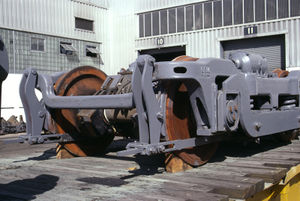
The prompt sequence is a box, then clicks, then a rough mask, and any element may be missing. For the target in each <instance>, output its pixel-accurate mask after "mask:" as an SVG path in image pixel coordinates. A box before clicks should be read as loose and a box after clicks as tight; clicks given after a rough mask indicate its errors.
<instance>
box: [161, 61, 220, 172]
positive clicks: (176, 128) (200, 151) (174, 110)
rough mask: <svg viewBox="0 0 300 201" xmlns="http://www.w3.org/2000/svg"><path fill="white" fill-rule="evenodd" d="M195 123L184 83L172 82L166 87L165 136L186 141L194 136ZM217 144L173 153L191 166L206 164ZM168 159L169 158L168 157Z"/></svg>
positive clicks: (169, 138)
mask: <svg viewBox="0 0 300 201" xmlns="http://www.w3.org/2000/svg"><path fill="white" fill-rule="evenodd" d="M195 60H197V58H191V57H187V56H180V57H177V58H175V59H174V60H173V61H195ZM196 130H197V126H196V122H195V119H194V117H193V111H192V108H191V105H190V101H189V96H188V92H187V87H186V86H185V84H184V83H182V82H180V81H178V82H176V83H175V82H174V81H173V82H172V83H169V84H168V85H167V86H166V134H167V138H168V140H178V139H188V138H192V137H195V136H196ZM217 147H218V143H212V144H207V145H203V146H197V147H191V148H186V149H183V150H180V151H174V152H172V153H171V155H172V156H174V155H175V156H177V157H179V158H180V159H182V160H183V161H184V162H185V163H187V164H189V165H191V166H194V167H195V166H200V165H203V164H204V163H206V162H207V161H208V160H209V159H210V158H211V157H212V156H213V154H214V153H215V152H216V150H217ZM168 158H170V156H168Z"/></svg>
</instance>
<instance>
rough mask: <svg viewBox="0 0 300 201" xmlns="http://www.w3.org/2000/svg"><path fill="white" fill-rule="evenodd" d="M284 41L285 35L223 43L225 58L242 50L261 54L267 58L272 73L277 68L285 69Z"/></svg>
mask: <svg viewBox="0 0 300 201" xmlns="http://www.w3.org/2000/svg"><path fill="white" fill-rule="evenodd" d="M284 39H285V38H284V35H275V36H268V37H257V38H246V39H240V40H230V41H223V42H222V47H223V58H228V57H229V54H230V53H231V52H235V51H239V50H240V51H245V52H249V53H254V54H259V55H262V56H264V57H265V58H267V60H268V64H269V71H272V70H274V69H275V68H281V69H285V41H284Z"/></svg>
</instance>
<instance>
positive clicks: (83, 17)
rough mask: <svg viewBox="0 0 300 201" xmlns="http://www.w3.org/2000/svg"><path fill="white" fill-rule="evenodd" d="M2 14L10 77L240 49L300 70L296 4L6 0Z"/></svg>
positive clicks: (285, 0) (288, 0)
mask: <svg viewBox="0 0 300 201" xmlns="http://www.w3.org/2000/svg"><path fill="white" fill-rule="evenodd" d="M0 11H1V13H2V15H1V16H0V35H1V36H2V38H3V39H4V43H5V46H6V48H7V50H8V52H9V63H10V73H13V74H15V73H16V74H19V73H22V72H23V71H24V69H26V68H35V69H37V70H38V71H39V72H45V73H53V72H57V71H66V70H69V69H72V68H74V67H77V66H82V65H91V66H95V67H97V68H100V69H102V70H103V71H104V72H105V73H107V74H113V73H116V72H117V71H118V70H119V69H120V68H122V67H125V68H126V67H127V66H128V64H130V63H131V62H133V61H134V60H135V58H136V57H137V56H138V55H139V54H151V55H152V56H154V57H155V58H156V60H157V61H165V60H171V59H173V58H175V57H176V56H179V55H183V54H186V55H189V56H193V57H198V58H204V57H218V58H226V57H228V55H229V53H230V52H232V51H236V50H245V51H248V52H255V53H259V54H261V55H263V56H265V57H266V58H267V59H268V61H269V67H270V70H272V69H274V68H281V69H286V70H292V69H295V68H297V67H300V57H299V55H300V38H299V35H300V3H299V1H298V0H210V1H207V0H205V1H203V0H180V1H179V0H168V1H162V0H126V1H122V0H51V1H50V0H39V1H37V0H26V1H25V0H21V1H16V0H12V1H11V0H1V4H0ZM14 76H16V75H14ZM10 77H12V75H11V76H10ZM15 79H16V78H13V79H8V80H7V81H5V82H4V85H5V86H4V92H3V93H4V94H5V93H6V92H5V91H10V92H11V88H12V87H13V86H12V84H11V82H12V83H14V87H15V89H17V88H18V87H17V83H16V82H15ZM10 80H12V81H10ZM5 83H7V84H5ZM6 86H9V88H8V87H6ZM13 96H15V95H13ZM10 100H11V98H10ZM5 102H7V103H9V104H12V103H11V101H5V96H4V105H3V107H7V108H11V107H14V106H10V105H5V104H6V103H5ZM18 107H21V106H18Z"/></svg>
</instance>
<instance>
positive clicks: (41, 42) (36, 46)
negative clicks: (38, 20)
mask: <svg viewBox="0 0 300 201" xmlns="http://www.w3.org/2000/svg"><path fill="white" fill-rule="evenodd" d="M31 50H34V51H42V52H43V51H45V39H42V38H31Z"/></svg>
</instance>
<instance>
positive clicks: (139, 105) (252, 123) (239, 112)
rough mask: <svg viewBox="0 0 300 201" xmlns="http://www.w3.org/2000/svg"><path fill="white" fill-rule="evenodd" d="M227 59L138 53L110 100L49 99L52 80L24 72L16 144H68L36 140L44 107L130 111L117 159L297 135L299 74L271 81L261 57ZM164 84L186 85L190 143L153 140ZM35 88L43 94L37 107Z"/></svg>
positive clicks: (159, 125)
mask: <svg viewBox="0 0 300 201" xmlns="http://www.w3.org/2000/svg"><path fill="white" fill-rule="evenodd" d="M230 58H231V59H216V58H204V59H199V60H197V61H188V62H187V61H180V62H173V61H171V62H156V63H155V60H154V58H153V57H151V56H149V55H141V56H139V57H138V58H137V60H136V62H134V63H133V64H132V65H130V67H129V69H128V70H129V71H132V80H131V87H132V92H127V93H124V94H116V95H96V96H68V97H62V96H56V95H55V93H54V89H53V83H54V82H55V79H57V75H55V76H48V75H43V74H37V73H36V71H34V70H28V71H27V72H26V73H25V74H24V75H23V79H22V83H21V86H20V96H21V98H22V102H23V105H24V108H25V112H26V119H27V120H29V121H27V128H29V129H28V130H27V136H22V137H21V138H20V139H19V140H17V141H20V142H24V141H28V142H29V143H43V142H45V141H46V142H47V141H51V139H53V138H54V137H55V140H54V141H55V142H57V141H73V140H74V139H72V137H71V136H72V134H71V133H70V135H71V136H70V135H68V134H65V135H59V134H51V135H41V131H42V129H43V127H44V128H45V127H46V126H45V125H43V122H46V121H45V118H46V117H47V113H48V110H49V108H78V109H81V108H103V109H105V108H117V109H122V108H123V109H132V108H136V111H137V114H136V115H137V118H138V122H137V123H138V125H139V141H135V142H133V143H129V144H128V145H127V147H126V148H127V150H125V151H122V152H119V155H126V154H137V153H141V154H148V155H149V154H155V153H159V152H169V151H174V150H181V149H184V148H187V147H193V146H199V145H203V144H207V143H211V142H214V141H219V140H222V139H224V138H225V137H226V136H229V135H228V134H231V133H234V132H236V131H237V130H238V129H242V130H243V131H244V133H245V134H246V135H248V136H250V137H254V138H257V137H261V136H265V135H270V134H274V133H280V132H286V131H292V130H294V129H298V128H299V119H300V107H299V95H300V90H299V88H300V87H299V84H298V83H299V78H300V71H293V72H291V73H290V74H289V76H288V77H286V78H278V77H277V76H276V75H274V74H273V73H270V72H268V71H267V62H266V59H265V58H263V57H262V56H260V55H255V54H247V53H243V52H237V53H233V54H232V55H231V57H230ZM107 80H109V81H107ZM107 80H106V81H105V82H104V86H103V89H109V88H110V87H112V88H114V87H115V86H117V85H121V84H122V83H119V81H118V80H120V76H109V77H108V78H107ZM166 81H167V82H171V83H172V82H174V81H176V82H178V81H181V82H183V83H184V84H185V86H186V87H187V91H188V95H189V100H190V104H191V108H192V113H193V115H194V119H195V122H196V126H197V130H196V137H193V138H190V139H184V140H174V141H165V142H161V141H160V136H161V135H164V134H165V133H166V132H165V131H162V130H163V129H165V128H166V126H165V124H166V123H165V122H166V118H167V117H166V112H165V109H164V108H165V107H166V105H165V103H166V102H165V101H164V100H165V99H166V95H167V94H166V92H165V90H164V86H165V85H164V82H166ZM110 83H113V86H111V84H110ZM174 83H175V82H174ZM35 88H36V89H39V90H41V92H42V95H43V99H42V100H40V101H39V100H38V99H37V97H36V95H35V93H34V89H35ZM154 89H155V90H154ZM199 102H200V103H199ZM200 107H201V108H200ZM169 145H173V146H172V148H170V147H169Z"/></svg>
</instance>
